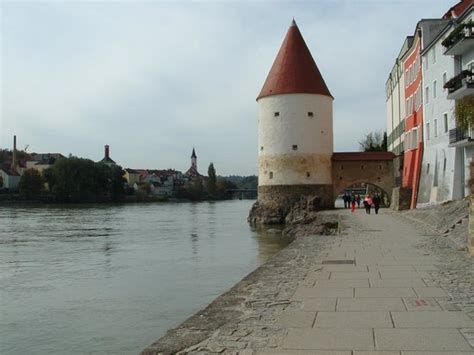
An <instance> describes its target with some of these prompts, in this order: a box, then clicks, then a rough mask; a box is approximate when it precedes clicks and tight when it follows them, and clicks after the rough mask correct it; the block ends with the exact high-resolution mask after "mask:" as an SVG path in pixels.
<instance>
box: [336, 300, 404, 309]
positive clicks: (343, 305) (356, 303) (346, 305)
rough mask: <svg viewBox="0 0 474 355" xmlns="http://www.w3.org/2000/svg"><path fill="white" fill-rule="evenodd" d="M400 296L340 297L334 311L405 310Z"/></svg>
mask: <svg viewBox="0 0 474 355" xmlns="http://www.w3.org/2000/svg"><path fill="white" fill-rule="evenodd" d="M405 310H406V308H405V305H404V304H403V301H402V299H401V298H340V299H338V301H337V305H336V311H338V312H342V311H351V312H352V311H360V312H363V311H405Z"/></svg>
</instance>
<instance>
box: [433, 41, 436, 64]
mask: <svg viewBox="0 0 474 355" xmlns="http://www.w3.org/2000/svg"><path fill="white" fill-rule="evenodd" d="M434 63H436V45H434V46H433V64H434Z"/></svg>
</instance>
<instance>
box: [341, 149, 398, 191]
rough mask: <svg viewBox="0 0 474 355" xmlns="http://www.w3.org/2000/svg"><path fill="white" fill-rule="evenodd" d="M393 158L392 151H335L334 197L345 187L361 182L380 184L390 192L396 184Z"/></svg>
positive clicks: (379, 185)
mask: <svg viewBox="0 0 474 355" xmlns="http://www.w3.org/2000/svg"><path fill="white" fill-rule="evenodd" d="M393 158H395V155H394V154H393V153H391V152H353V153H333V155H332V182H333V188H334V197H336V196H337V194H339V193H340V192H341V191H342V190H343V189H344V188H345V187H347V186H352V185H356V184H358V183H361V182H363V183H368V184H372V185H375V186H378V187H380V188H381V189H382V190H384V191H385V192H386V193H389V194H390V193H391V192H392V188H393V187H394V186H395V174H394V171H393V170H394V167H393Z"/></svg>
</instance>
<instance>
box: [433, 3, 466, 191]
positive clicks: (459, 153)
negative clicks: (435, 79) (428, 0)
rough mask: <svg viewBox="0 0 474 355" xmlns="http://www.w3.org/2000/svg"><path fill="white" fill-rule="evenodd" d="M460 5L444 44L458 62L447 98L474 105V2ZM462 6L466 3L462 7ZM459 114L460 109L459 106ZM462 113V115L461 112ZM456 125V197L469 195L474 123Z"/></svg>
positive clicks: (453, 137) (452, 144)
mask: <svg viewBox="0 0 474 355" xmlns="http://www.w3.org/2000/svg"><path fill="white" fill-rule="evenodd" d="M458 5H459V6H458V8H453V10H452V11H451V12H449V13H447V14H446V15H445V17H449V18H450V19H451V24H450V26H449V31H448V32H447V33H446V37H445V38H444V40H442V42H441V44H442V46H443V50H444V56H446V57H451V58H452V60H453V61H454V73H453V76H452V77H449V76H448V81H447V82H446V83H445V84H444V88H445V89H446V90H447V92H446V97H447V99H448V100H450V101H451V102H452V103H453V104H454V106H455V107H456V106H459V107H462V106H464V107H465V106H466V105H469V106H471V107H472V106H473V105H474V74H473V73H474V14H473V13H474V4H473V2H472V1H462V2H461V3H460V4H458ZM461 5H462V6H461ZM455 116H456V109H455ZM459 116H461V114H459ZM457 121H458V122H456V125H455V127H453V128H451V129H450V130H449V147H450V148H453V149H454V156H455V159H454V188H453V198H456V199H457V198H463V197H464V196H467V195H468V194H469V188H468V180H469V179H470V173H469V171H470V168H469V166H470V164H471V162H472V156H473V154H474V126H473V125H472V124H467V125H462V124H460V121H462V119H461V117H457Z"/></svg>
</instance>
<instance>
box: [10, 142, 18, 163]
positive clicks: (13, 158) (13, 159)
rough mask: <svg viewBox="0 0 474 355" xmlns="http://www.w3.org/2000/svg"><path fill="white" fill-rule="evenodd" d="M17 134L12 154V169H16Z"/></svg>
mask: <svg viewBox="0 0 474 355" xmlns="http://www.w3.org/2000/svg"><path fill="white" fill-rule="evenodd" d="M16 165H17V163H16V136H13V154H12V165H11V169H12V170H14V171H16Z"/></svg>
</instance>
